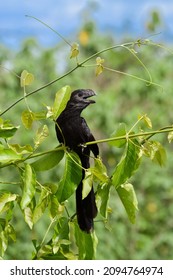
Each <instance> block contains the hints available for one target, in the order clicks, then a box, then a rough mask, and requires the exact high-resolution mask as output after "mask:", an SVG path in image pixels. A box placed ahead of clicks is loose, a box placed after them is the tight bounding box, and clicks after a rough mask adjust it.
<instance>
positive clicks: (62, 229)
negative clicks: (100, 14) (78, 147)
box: [0, 18, 173, 260]
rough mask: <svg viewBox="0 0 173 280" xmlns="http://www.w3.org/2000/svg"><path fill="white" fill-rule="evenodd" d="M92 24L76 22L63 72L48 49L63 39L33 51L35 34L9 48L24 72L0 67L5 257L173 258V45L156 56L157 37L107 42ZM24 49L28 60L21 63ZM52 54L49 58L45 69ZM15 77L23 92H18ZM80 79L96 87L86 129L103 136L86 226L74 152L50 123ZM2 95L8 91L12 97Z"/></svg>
mask: <svg viewBox="0 0 173 280" xmlns="http://www.w3.org/2000/svg"><path fill="white" fill-rule="evenodd" d="M153 20H154V22H155V24H156V23H157V22H156V20H155V19H154V18H153ZM94 30H95V29H94V28H92V29H90V31H88V29H85V30H81V33H80V34H79V35H80V36H79V38H80V40H81V42H80V43H81V46H80V49H79V45H78V43H74V44H70V47H71V50H70V52H71V53H70V55H69V54H68V55H69V57H70V58H73V59H71V60H70V61H68V63H67V65H65V69H64V73H63V74H62V73H59V72H58V70H57V68H56V65H55V64H54V59H53V58H54V55H56V56H57V53H58V54H59V53H61V52H63V51H64V49H63V48H60V47H59V46H58V47H55V48H54V49H51V50H45V51H43V53H42V54H41V55H40V56H38V53H39V52H38V51H37V52H34V50H35V48H37V49H39V46H38V45H37V44H36V43H35V42H33V41H28V42H25V43H24V44H23V49H22V50H21V51H20V53H18V55H17V56H14V58H13V65H14V66H13V67H14V69H15V72H16V71H17V72H19V73H22V74H21V75H20V76H18V75H15V77H14V80H13V79H12V77H11V76H12V73H6V74H5V70H4V69H3V68H2V76H4V79H3V83H2V86H1V87H2V92H4V95H2V102H1V104H2V105H1V118H0V138H1V142H0V168H1V174H2V172H3V171H6V172H4V173H3V174H2V175H1V179H0V186H1V188H0V251H1V256H2V257H3V258H7V259H8V258H11V257H13V258H14V256H15V258H33V259H87V260H88V259H95V258H100V259H101V258H104V259H105V258H117V259H118V258H120V259H127V258H131V259H133V258H152V259H157V258H172V253H171V252H172V249H173V248H172V247H171V246H172V245H171V244H172V239H171V234H170V231H171V230H172V223H171V224H170V223H169V220H170V219H171V218H169V217H171V213H172V211H173V207H172V199H173V192H172V179H171V177H168V176H167V175H166V176H165V177H164V176H163V175H164V174H163V173H166V174H172V169H171V166H172V159H171V158H170V157H169V154H170V153H168V154H167V155H166V150H168V151H169V149H171V146H168V143H170V144H171V141H172V138H173V136H172V135H173V133H172V131H173V127H172V125H170V124H169V123H171V124H172V117H171V116H172V105H173V104H172V98H171V94H172V91H171V88H172V81H171V79H170V78H169V77H170V76H171V74H170V73H172V72H171V71H172V64H171V62H170V61H171V59H172V54H167V53H166V52H165V50H162V52H163V55H162V57H161V56H160V57H159V55H160V52H161V49H157V48H156V47H160V46H159V45H158V46H156V45H155V44H154V43H153V42H151V41H149V40H142V39H138V40H136V41H134V42H130V43H125V44H121V45H117V44H115V45H113V46H111V47H107V46H106V45H104V44H105V42H108V41H110V38H106V40H105V38H98V36H97V40H96V34H95V33H94V32H95V31H94ZM84 31H85V34H84V33H82V32H84ZM84 35H85V40H84V37H83V36H84ZM87 36H88V37H87ZM87 38H89V39H90V43H89V41H88V39H87ZM84 41H85V42H84ZM100 45H101V46H102V47H100ZM143 46H145V47H143ZM79 50H80V52H79ZM164 52H165V53H164ZM34 53H37V56H35V57H34ZM21 54H22V59H19V57H21ZM28 57H29V59H28ZM48 57H49V59H47V58H48ZM151 57H152V58H153V60H152V59H151ZM158 57H159V59H158ZM156 58H157V59H156ZM26 59H27V61H28V64H27V69H28V70H23V69H25V68H26ZM34 61H35V63H34ZM48 61H51V62H52V63H51V65H49V67H48V69H46V67H47V62H48ZM90 61H91V64H89V62H90ZM143 61H145V62H143ZM153 61H154V63H153ZM74 63H76V64H75V66H74ZM57 64H58V62H57ZM35 65H37V67H35ZM39 65H41V67H38V66H39ZM45 65H46V67H45ZM43 72H44V73H43ZM57 72H58V73H57ZM32 73H33V74H32ZM94 73H95V77H94V75H93V74H94ZM84 75H85V79H83V76H84ZM16 77H17V78H18V80H17V78H16ZM34 77H38V79H40V81H38V80H37V79H36V78H35V80H34ZM57 77H58V78H57ZM53 78H54V80H52V79H53ZM61 80H62V81H61ZM33 81H34V85H33ZM158 81H159V84H158ZM56 82H58V83H56ZM40 83H41V84H43V86H40ZM64 84H65V85H66V86H64ZM88 84H90V86H88ZM21 87H22V89H23V90H24V93H23V97H17V99H16V92H21ZM37 87H38V88H37ZM77 87H78V88H81V87H92V88H96V91H97V92H98V93H99V94H98V100H97V104H96V105H95V109H94V110H93V113H92V109H91V110H88V116H87V118H88V119H89V121H88V122H89V123H91V128H92V130H93V128H96V127H97V130H98V131H97V130H96V133H94V134H96V139H100V138H101V139H100V140H97V143H98V144H100V150H101V156H100V157H99V158H96V159H94V160H93V164H92V166H91V167H90V168H89V169H88V170H87V171H86V176H85V178H84V180H83V185H84V187H83V198H84V197H85V196H86V195H87V194H88V192H89V190H90V188H91V186H92V184H94V188H95V191H96V198H97V206H98V209H99V215H98V218H97V219H96V221H95V231H94V232H92V233H91V234H85V233H83V232H81V230H80V229H79V227H78V225H77V221H76V215H75V207H74V202H73V201H74V192H75V190H76V187H77V185H78V183H79V182H80V180H81V174H82V167H81V163H80V160H79V158H78V156H77V155H76V154H75V153H74V152H72V151H69V150H68V149H67V148H66V147H64V146H58V147H57V142H56V137H55V131H54V129H55V124H54V121H55V119H56V118H57V117H58V115H59V114H60V113H61V112H62V111H63V110H64V108H65V106H66V104H67V102H68V100H69V98H70V94H71V90H72V89H71V88H77ZM36 88H37V89H36ZM162 88H164V91H163V90H162ZM29 90H30V91H29ZM48 90H49V91H50V93H49V91H48ZM39 92H40V94H39ZM51 92H52V93H53V94H54V96H52V93H51ZM45 93H46V94H45ZM10 94H11V95H10ZM6 96H11V98H9V99H10V102H9V103H8V104H6ZM168 96H169V97H170V98H167V97H168ZM22 100H24V101H25V102H24V103H22V102H21V101H22ZM167 100H169V102H168V101H167ZM4 104H5V105H4ZM6 106H7V107H6ZM165 108H166V110H165ZM158 112H159V115H158ZM5 114H8V115H9V116H8V118H9V119H10V121H9V120H7V119H5V117H6V115H5ZM86 114H87V112H86ZM92 121H93V122H92ZM12 123H14V124H12ZM115 124H116V125H115ZM166 125H167V126H166ZM92 126H93V127H92ZM116 126H117V129H115V127H116ZM129 127H130V128H129ZM152 127H154V130H152ZM112 131H114V132H113V133H112ZM165 134H166V135H167V134H168V137H167V139H165V137H163V135H165ZM154 137H155V138H156V140H155V139H153V138H154ZM151 138H152V139H151ZM102 143H104V144H102ZM85 144H86V145H91V144H92V142H88V143H85ZM108 144H109V145H108ZM148 159H149V160H150V161H148ZM166 163H167V164H166ZM160 166H161V167H163V169H160ZM166 168H167V169H166ZM161 170H163V171H161ZM14 186H15V187H14ZM161 201H163V202H161ZM162 203H163V204H162ZM165 208H166V209H165ZM141 209H142V211H141ZM166 210H167V211H168V212H166ZM19 217H20V219H19ZM127 219H128V220H129V221H130V223H128V220H127ZM19 220H20V221H19ZM21 221H22V223H23V224H22V225H21V224H19V223H21ZM163 222H164V223H165V227H166V228H167V234H165V233H164V232H163ZM21 228H25V230H24V231H23V232H26V235H25V234H23V232H22V231H21ZM26 228H27V230H26ZM111 229H112V231H111ZM158 232H159V235H158ZM22 234H23V235H22ZM31 237H32V242H30V240H31ZM105 238H106V240H107V243H106V244H105ZM20 240H22V241H21V242H22V243H23V244H27V246H26V247H28V248H30V249H29V251H28V254H25V255H22V254H24V253H23V252H22V253H21V255H20V250H17V249H16V248H17V247H16V248H15V242H16V246H20ZM151 240H152V241H153V240H154V242H153V243H152V244H151ZM18 242H19V244H18ZM17 244H18V245H17ZM114 244H115V246H113V245H114ZM129 244H130V245H129ZM13 246H14V247H13ZM151 246H153V247H152V251H153V252H152V253H151V249H150V248H151ZM12 248H14V250H16V251H15V253H14V251H12V250H13V249H12ZM170 249H171V251H170ZM10 250H11V251H10ZM106 254H107V255H106Z"/></svg>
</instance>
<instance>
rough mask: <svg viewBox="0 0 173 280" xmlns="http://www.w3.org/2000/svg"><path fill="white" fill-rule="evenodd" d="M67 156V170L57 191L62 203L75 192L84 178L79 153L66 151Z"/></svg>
mask: <svg viewBox="0 0 173 280" xmlns="http://www.w3.org/2000/svg"><path fill="white" fill-rule="evenodd" d="M65 156H66V159H65V170H64V174H63V178H62V180H61V181H60V183H59V187H58V191H57V198H58V201H59V202H60V203H61V202H63V201H65V200H66V199H68V198H69V197H70V196H71V195H72V194H73V193H74V191H75V189H76V187H77V186H78V184H79V182H80V180H81V179H82V168H81V163H80V159H79V157H78V155H77V154H76V153H74V152H70V153H66V154H65Z"/></svg>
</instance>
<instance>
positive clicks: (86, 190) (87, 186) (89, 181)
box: [82, 170, 93, 199]
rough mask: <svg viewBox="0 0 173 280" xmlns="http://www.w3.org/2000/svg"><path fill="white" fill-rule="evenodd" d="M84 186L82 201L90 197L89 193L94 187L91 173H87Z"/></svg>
mask: <svg viewBox="0 0 173 280" xmlns="http://www.w3.org/2000/svg"><path fill="white" fill-rule="evenodd" d="M82 182H83V186H82V199H84V198H85V197H87V196H88V194H89V192H90V191H91V188H92V185H93V175H92V173H91V172H90V171H88V170H86V171H85V178H84V179H83V181H82Z"/></svg>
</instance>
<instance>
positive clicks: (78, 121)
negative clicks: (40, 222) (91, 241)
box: [55, 89, 99, 233]
mask: <svg viewBox="0 0 173 280" xmlns="http://www.w3.org/2000/svg"><path fill="white" fill-rule="evenodd" d="M94 95H95V93H94V91H93V90H91V89H77V90H75V91H73V92H72V94H71V97H70V99H69V101H68V103H67V105H66V108H65V109H64V111H63V112H62V113H61V114H60V116H59V117H58V118H57V120H56V126H55V127H56V135H57V138H58V140H59V142H60V143H63V144H64V145H65V146H67V147H69V148H70V149H71V150H73V151H74V152H76V153H77V154H78V156H79V158H80V160H81V164H82V167H83V168H84V169H82V180H83V179H84V177H85V169H87V168H89V167H90V162H89V159H90V158H89V157H90V151H92V153H93V154H94V156H95V157H97V156H98V154H99V149H98V145H97V144H93V145H89V146H82V144H84V143H86V142H89V141H94V140H95V138H94V136H93V135H92V133H91V132H90V129H89V127H88V125H87V123H86V121H85V119H84V118H83V117H81V112H82V111H83V109H85V108H86V107H87V106H88V105H90V104H93V103H95V101H94V100H91V99H88V98H89V97H92V96H94ZM82 180H81V182H80V183H79V185H78V187H77V189H76V212H77V220H78V224H79V227H80V229H81V230H83V231H85V232H87V233H90V232H91V231H92V230H93V227H94V224H93V219H94V218H95V217H96V215H97V207H96V203H95V194H94V190H93V187H92V189H91V191H90V192H89V194H88V195H87V197H85V198H84V199H82Z"/></svg>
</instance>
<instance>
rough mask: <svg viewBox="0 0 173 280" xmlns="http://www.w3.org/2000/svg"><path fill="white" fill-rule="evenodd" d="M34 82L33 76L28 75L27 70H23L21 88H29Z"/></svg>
mask: <svg viewBox="0 0 173 280" xmlns="http://www.w3.org/2000/svg"><path fill="white" fill-rule="evenodd" d="M33 81H34V75H33V74H31V73H29V72H28V71H27V70H23V71H22V73H21V77H20V85H21V87H24V86H29V85H31V84H32V82H33Z"/></svg>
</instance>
